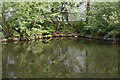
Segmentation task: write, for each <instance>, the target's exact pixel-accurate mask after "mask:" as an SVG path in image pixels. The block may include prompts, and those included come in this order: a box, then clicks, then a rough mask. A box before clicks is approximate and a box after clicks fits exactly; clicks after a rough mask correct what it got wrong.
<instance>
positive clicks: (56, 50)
mask: <svg viewBox="0 0 120 80" xmlns="http://www.w3.org/2000/svg"><path fill="white" fill-rule="evenodd" d="M2 59H3V61H2V70H3V73H2V76H3V78H117V77H118V66H119V65H118V59H119V57H118V45H117V44H109V43H105V42H98V41H93V40H88V39H87V40H86V39H81V38H78V39H74V38H71V39H70V38H54V39H47V40H39V41H35V42H33V41H29V42H19V43H7V44H2Z"/></svg>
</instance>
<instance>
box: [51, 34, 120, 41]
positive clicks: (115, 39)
mask: <svg viewBox="0 0 120 80" xmlns="http://www.w3.org/2000/svg"><path fill="white" fill-rule="evenodd" d="M52 36H53V37H82V38H88V39H95V40H104V41H110V42H120V38H104V37H103V36H102V37H101V36H91V35H82V34H80V33H78V34H77V33H68V34H65V33H60V34H59V33H52Z"/></svg>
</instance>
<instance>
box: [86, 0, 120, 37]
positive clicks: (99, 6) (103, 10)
mask: <svg viewBox="0 0 120 80" xmlns="http://www.w3.org/2000/svg"><path fill="white" fill-rule="evenodd" d="M119 5H120V3H118V2H113V3H110V2H106V3H95V4H94V5H93V6H92V8H91V10H90V12H89V14H90V16H89V19H90V20H89V23H88V25H87V26H85V28H84V29H85V30H89V33H90V34H97V35H102V36H105V37H115V36H118V35H120V19H119V16H120V13H119Z"/></svg>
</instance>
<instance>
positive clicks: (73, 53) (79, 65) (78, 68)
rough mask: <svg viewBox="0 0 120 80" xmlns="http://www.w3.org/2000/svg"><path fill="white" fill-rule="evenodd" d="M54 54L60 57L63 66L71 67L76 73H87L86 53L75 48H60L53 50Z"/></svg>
mask: <svg viewBox="0 0 120 80" xmlns="http://www.w3.org/2000/svg"><path fill="white" fill-rule="evenodd" d="M53 54H56V55H58V58H60V59H61V61H62V63H60V64H62V65H65V66H66V67H69V68H70V69H71V70H72V71H74V72H75V73H83V72H85V71H86V64H85V57H86V51H85V50H80V49H77V48H75V47H71V46H68V47H60V46H58V47H57V48H55V49H54V50H53Z"/></svg>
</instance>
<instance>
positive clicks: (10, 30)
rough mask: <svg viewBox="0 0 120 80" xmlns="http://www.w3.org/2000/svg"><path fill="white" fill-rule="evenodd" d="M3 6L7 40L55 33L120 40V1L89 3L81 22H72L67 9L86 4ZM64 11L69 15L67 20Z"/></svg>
mask: <svg viewBox="0 0 120 80" xmlns="http://www.w3.org/2000/svg"><path fill="white" fill-rule="evenodd" d="M76 4H77V5H76ZM0 5H1V11H0V18H1V20H0V30H1V31H2V33H0V35H1V36H2V34H3V35H4V37H5V38H9V39H13V38H19V39H21V40H22V39H26V40H31V39H37V38H41V37H43V36H44V37H50V36H51V33H80V34H81V35H82V34H85V35H92V36H102V37H105V38H106V37H107V38H109V37H110V38H116V37H117V38H118V37H120V13H119V12H120V9H119V7H120V2H106V3H105V2H104V3H92V4H90V2H88V3H87V9H86V11H85V14H86V16H85V17H84V18H86V20H82V19H81V20H80V21H68V9H67V7H71V8H73V7H79V6H81V5H82V2H81V3H72V2H54V3H43V2H24V3H23V2H19V3H17V2H4V3H1V4H0ZM66 6H67V7H66ZM62 12H64V13H66V19H65V17H64V16H63V15H62ZM71 12H72V13H74V14H76V12H74V11H72V10H71Z"/></svg>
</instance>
